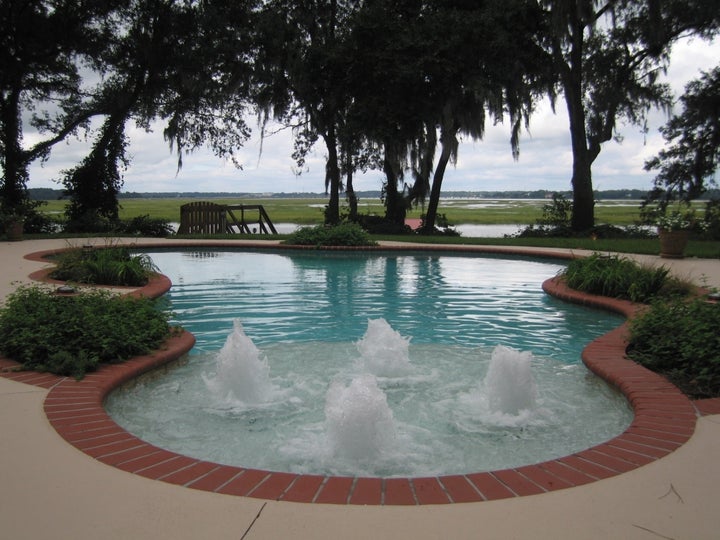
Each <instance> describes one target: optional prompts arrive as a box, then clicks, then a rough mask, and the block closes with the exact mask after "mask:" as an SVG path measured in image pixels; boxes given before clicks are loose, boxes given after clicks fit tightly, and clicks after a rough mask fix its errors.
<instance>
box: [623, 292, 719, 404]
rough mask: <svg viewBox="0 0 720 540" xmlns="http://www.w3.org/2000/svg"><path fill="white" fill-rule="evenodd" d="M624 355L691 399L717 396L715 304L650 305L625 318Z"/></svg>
mask: <svg viewBox="0 0 720 540" xmlns="http://www.w3.org/2000/svg"><path fill="white" fill-rule="evenodd" d="M628 356H630V358H632V359H633V360H635V361H636V362H638V363H639V364H642V365H643V366H645V367H647V368H648V369H651V370H653V371H655V372H658V373H661V374H662V375H664V376H665V377H667V378H668V379H669V380H670V381H671V382H672V383H673V384H675V385H676V386H677V387H678V388H680V389H681V390H682V391H683V392H684V393H685V394H686V395H688V396H690V397H692V398H710V397H720V304H717V303H711V302H708V301H706V300H705V299H703V298H698V299H695V300H692V301H683V300H674V301H670V302H656V303H654V304H653V305H652V306H651V308H650V309H649V310H648V311H647V312H645V313H643V314H642V315H640V316H638V317H636V318H634V319H633V320H632V321H631V322H630V342H629V347H628Z"/></svg>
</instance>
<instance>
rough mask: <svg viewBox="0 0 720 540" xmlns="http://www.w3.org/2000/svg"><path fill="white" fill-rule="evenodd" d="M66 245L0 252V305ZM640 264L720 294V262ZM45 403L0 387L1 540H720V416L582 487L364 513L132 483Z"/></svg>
mask: <svg viewBox="0 0 720 540" xmlns="http://www.w3.org/2000/svg"><path fill="white" fill-rule="evenodd" d="M99 242H101V241H99ZM183 243H186V242H183ZM66 245H67V244H66V242H65V241H55V240H39V241H26V242H20V243H0V298H4V296H5V295H7V294H8V293H9V292H11V291H12V290H13V289H14V288H15V287H16V286H17V282H21V281H28V280H27V276H28V275H29V274H30V273H31V272H33V271H35V270H37V269H40V268H42V267H43V266H44V265H43V263H38V262H33V261H28V260H25V259H23V256H24V255H25V254H26V253H29V252H35V251H41V250H46V249H57V248H62V247H66ZM642 259H643V260H645V261H647V262H650V263H661V264H666V265H667V266H670V267H671V268H672V270H673V272H675V273H677V274H678V275H681V276H683V277H688V278H691V279H693V280H695V281H696V282H699V283H701V284H704V285H706V286H712V287H720V261H718V260H713V261H704V260H693V259H685V260H681V261H665V260H663V261H659V260H658V259H657V258H652V257H643V258H642ZM46 395H47V390H45V389H42V388H38V387H35V386H29V385H25V384H21V383H18V382H13V381H9V380H5V379H2V378H0V459H1V460H2V462H1V463H0V538H7V539H9V540H14V539H25V538H27V539H43V538H53V539H65V538H67V539H77V540H81V539H97V538H104V539H114V538H117V539H128V538H132V539H145V538H153V539H163V538H168V539H169V538H173V539H184V538H187V539H196V538H208V539H216V538H218V539H224V538H228V539H230V538H232V539H239V538H247V539H263V538H268V539H275V538H288V539H290V538H453V539H454V538H460V539H462V538H503V539H506V538H534V539H535V538H553V539H557V538H573V539H575V538H581V539H582V538H633V539H634V538H637V539H649V540H650V539H657V538H677V539H681V538H689V539H690V538H691V539H705V538H707V539H710V538H713V539H714V538H717V537H718V533H717V530H718V524H719V523H720V518H718V514H719V511H720V499H719V498H718V496H717V493H718V487H717V483H718V480H719V479H720V464H718V461H717V456H719V455H720V416H719V415H716V416H706V417H703V418H701V419H699V420H698V423H697V427H696V431H695V433H694V435H693V436H692V438H691V439H690V441H689V442H688V443H686V444H685V445H683V446H682V447H680V448H679V449H678V450H676V451H675V452H673V453H671V454H669V455H668V456H666V457H664V458H662V459H660V460H658V461H655V462H653V463H651V464H649V465H646V466H644V467H640V468H638V469H635V470H633V471H631V472H629V473H626V474H622V475H619V476H615V477H613V478H609V479H606V480H602V481H598V482H594V483H592V484H588V485H586V486H581V487H575V488H570V489H565V490H561V491H555V492H551V493H546V494H542V495H536V496H528V497H517V498H513V499H505V500H499V501H488V502H481V503H467V504H451V505H428V506H421V507H382V506H371V507H363V506H343V505H322V504H313V505H309V504H296V503H288V502H276V501H264V500H258V499H251V498H243V497H233V496H225V495H220V494H216V493H210V492H202V491H196V490H191V489H187V488H183V487H179V486H174V485H170V484H166V483H162V482H157V481H153V480H149V479H146V478H143V477H140V476H136V475H131V474H127V473H125V472H123V471H120V470H118V469H115V468H112V467H108V466H106V465H104V464H102V463H100V462H98V461H95V460H93V459H91V458H89V457H88V456H87V455H85V454H83V453H81V452H79V451H78V450H76V449H75V448H74V447H72V446H70V445H68V444H67V443H66V442H65V441H64V440H63V439H62V438H61V437H60V436H59V435H58V433H57V432H56V431H55V430H54V429H53V428H52V427H51V426H50V424H49V422H48V420H47V418H46V416H45V413H44V411H43V402H44V398H45V396H46Z"/></svg>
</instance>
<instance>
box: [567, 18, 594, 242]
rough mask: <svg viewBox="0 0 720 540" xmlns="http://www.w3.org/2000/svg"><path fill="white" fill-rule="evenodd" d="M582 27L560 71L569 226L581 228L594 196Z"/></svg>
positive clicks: (590, 216) (586, 225) (590, 222)
mask: <svg viewBox="0 0 720 540" xmlns="http://www.w3.org/2000/svg"><path fill="white" fill-rule="evenodd" d="M582 49H583V43H582V27H581V26H580V27H579V28H578V29H576V37H575V43H573V49H572V51H571V61H570V65H566V66H565V68H566V69H565V70H564V72H563V73H562V75H561V77H562V83H563V92H564V94H565V103H566V105H567V111H568V118H569V121H570V140H571V144H572V154H573V171H572V190H573V207H572V219H571V227H572V229H573V230H574V231H578V232H580V231H585V230H588V229H590V228H592V227H593V226H594V225H595V199H594V195H593V186H592V170H591V166H592V159H591V158H590V152H589V150H588V141H587V132H586V129H585V108H584V107H583V102H582Z"/></svg>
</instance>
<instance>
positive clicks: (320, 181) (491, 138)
mask: <svg viewBox="0 0 720 540" xmlns="http://www.w3.org/2000/svg"><path fill="white" fill-rule="evenodd" d="M719 62H720V40H715V42H712V43H708V42H706V41H702V40H700V39H693V40H685V41H683V42H681V43H678V44H677V45H676V46H675V48H674V50H673V55H672V62H671V65H670V69H669V71H668V74H667V81H668V82H669V83H670V85H671V86H672V88H673V90H674V91H675V93H676V95H678V96H679V95H680V94H681V93H682V91H683V88H684V86H685V84H686V83H687V81H689V80H691V79H694V78H696V77H698V75H699V74H700V70H705V71H707V70H709V69H712V68H713V67H714V66H716V65H718V63H719ZM564 109H565V105H564V101H562V99H560V100H558V103H557V106H556V111H555V112H554V113H553V111H552V110H551V108H550V106H549V104H548V103H542V104H541V105H540V106H539V107H538V110H537V112H536V114H535V115H534V116H533V118H532V119H531V123H530V130H529V132H524V133H523V135H522V139H521V143H520V159H519V160H518V161H514V160H513V158H512V155H511V152H510V143H509V138H510V133H509V126H508V125H507V123H506V124H505V125H498V126H494V127H491V128H489V129H488V130H487V132H486V136H485V139H484V140H482V141H478V142H472V141H467V142H464V143H463V144H462V145H461V148H460V152H459V159H458V163H457V166H456V167H455V168H448V171H447V172H446V174H445V180H444V181H443V190H444V191H454V190H474V191H503V190H535V189H548V190H565V189H569V188H570V175H571V164H572V156H571V152H570V137H569V128H568V121H567V115H566V113H565V110H564ZM666 121H667V117H666V116H665V113H663V112H659V111H655V112H653V113H652V115H651V117H650V119H649V133H648V134H647V135H643V134H642V133H641V132H640V128H639V127H637V126H622V127H621V129H620V134H621V135H622V137H623V141H622V142H621V143H616V142H608V143H606V144H605V145H604V146H603V149H602V152H601V153H600V156H599V157H598V159H597V160H596V161H595V164H594V165H593V181H594V186H595V188H596V189H599V190H604V189H616V188H637V189H643V190H645V189H649V188H650V187H651V186H652V178H653V174H651V173H647V172H645V171H644V170H643V163H644V162H645V160H646V159H648V158H649V157H651V156H653V155H655V154H656V153H657V152H658V150H659V149H661V148H662V146H663V139H662V137H661V136H660V134H659V133H658V128H659V127H660V126H662V125H663V124H664V123H665V122H666ZM128 128H129V129H128V135H129V136H130V148H129V154H130V156H131V158H132V164H131V166H130V168H129V169H128V170H127V171H126V173H125V186H124V189H123V191H138V192H177V191H180V192H183V191H202V192H218V191H225V192H250V193H267V192H274V193H282V192H284V193H291V192H322V191H323V189H324V164H325V154H326V152H325V148H324V145H323V144H322V142H319V143H318V144H317V145H316V147H315V151H314V154H313V155H312V156H311V158H310V159H308V162H307V169H308V170H304V171H303V172H302V174H300V175H297V174H296V172H297V171H296V170H295V166H294V162H293V160H292V159H291V158H290V154H291V152H292V137H291V134H290V133H289V131H281V132H280V133H277V134H274V135H272V136H270V137H267V138H266V139H265V141H264V142H263V151H262V155H260V141H259V137H257V136H254V137H253V138H252V139H251V140H250V141H248V142H247V144H246V145H245V147H244V148H243V149H242V151H241V152H240V161H241V163H242V165H243V168H242V170H238V169H237V168H236V167H235V166H234V165H233V164H232V163H229V162H224V161H223V160H221V159H219V158H217V157H215V156H214V155H212V153H210V152H209V151H198V152H195V153H193V154H191V155H189V156H184V157H183V168H182V170H180V171H179V172H178V171H177V155H175V154H172V153H171V152H170V149H169V147H168V144H167V143H166V142H165V141H164V140H163V136H162V126H158V127H157V128H156V129H155V130H154V131H153V132H150V133H147V132H145V131H144V130H142V129H137V128H134V127H131V126H128ZM256 131H257V130H256ZM37 140H38V138H37V135H36V134H33V133H31V132H26V135H25V141H26V143H27V144H32V143H34V142H35V141H37ZM87 151H88V145H87V143H84V142H82V141H78V140H75V139H72V140H69V141H67V142H63V143H60V144H58V145H56V146H55V147H54V149H53V150H52V154H51V157H50V159H49V161H48V162H46V163H45V164H43V165H42V166H41V165H40V164H39V163H36V164H33V166H32V167H31V169H30V181H29V183H28V187H53V188H56V189H57V188H60V187H61V186H60V185H59V184H58V183H57V182H55V180H56V179H59V178H60V177H61V174H60V171H62V170H64V169H68V168H70V167H72V166H74V165H75V164H77V163H78V162H79V161H80V160H81V159H82V158H83V157H84V156H85V155H86V154H87ZM380 180H381V176H380V175H379V173H372V172H371V173H368V174H366V175H364V176H362V177H358V178H357V179H356V184H355V189H356V190H376V189H380Z"/></svg>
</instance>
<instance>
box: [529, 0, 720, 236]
mask: <svg viewBox="0 0 720 540" xmlns="http://www.w3.org/2000/svg"><path fill="white" fill-rule="evenodd" d="M541 4H542V5H543V7H544V8H545V9H546V12H547V16H548V17H549V20H550V31H549V32H548V34H547V36H546V37H545V40H544V43H545V46H546V48H547V50H548V54H549V56H550V59H551V61H552V64H553V67H554V69H555V71H556V73H557V74H558V77H559V84H560V88H561V90H562V94H563V97H564V100H565V104H566V106H567V111H568V117H569V125H570V137H571V145H572V155H573V166H572V180H571V182H572V190H573V210H572V228H573V229H574V230H576V231H582V230H586V229H589V228H591V227H592V226H593V225H594V222H595V214H594V195H593V183H592V164H593V162H594V161H595V160H596V159H597V157H598V155H599V154H600V151H601V149H602V145H603V143H605V142H607V141H610V140H611V139H613V137H618V133H617V126H618V124H619V123H620V122H621V121H627V122H630V123H632V124H641V125H642V123H643V121H644V118H645V114H646V112H647V111H648V109H649V108H650V107H655V106H660V107H667V106H668V105H669V104H670V101H671V96H670V93H669V91H668V88H667V87H666V86H664V85H662V84H659V83H658V75H659V74H660V73H661V72H662V71H663V70H664V69H666V67H667V65H668V61H669V53H670V47H671V45H672V43H673V42H674V41H675V40H677V39H678V38H679V37H681V36H683V35H686V34H687V33H692V32H699V33H702V32H708V31H711V30H712V28H713V27H715V28H716V27H717V5H715V6H714V8H713V4H714V3H713V2H710V1H708V0H695V1H689V2H688V1H679V0H668V1H660V0H631V1H626V2H620V1H616V0H604V1H597V0H542V2H541Z"/></svg>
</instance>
